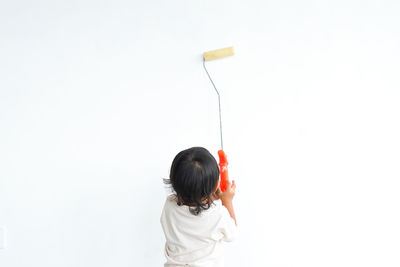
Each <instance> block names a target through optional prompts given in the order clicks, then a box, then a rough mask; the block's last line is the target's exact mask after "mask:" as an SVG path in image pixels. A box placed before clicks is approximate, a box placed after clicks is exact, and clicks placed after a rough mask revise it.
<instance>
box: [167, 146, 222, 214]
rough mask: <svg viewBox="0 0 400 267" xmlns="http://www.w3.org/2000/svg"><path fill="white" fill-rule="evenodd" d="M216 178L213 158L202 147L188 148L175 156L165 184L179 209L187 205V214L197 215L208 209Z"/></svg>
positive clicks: (217, 172)
mask: <svg viewBox="0 0 400 267" xmlns="http://www.w3.org/2000/svg"><path fill="white" fill-rule="evenodd" d="M218 178H219V168H218V164H217V161H216V160H215V158H214V157H213V155H211V153H210V152H208V150H207V149H205V148H203V147H192V148H189V149H186V150H183V151H181V152H179V153H178V154H177V155H176V156H175V158H174V160H173V162H172V165H171V172H170V175H169V180H168V179H167V180H165V183H167V184H171V185H172V188H173V190H174V191H175V193H176V197H177V203H178V205H179V206H181V205H188V206H189V210H190V212H191V213H192V214H194V215H198V214H199V213H200V212H201V211H202V210H207V209H209V208H210V207H211V204H212V202H213V201H212V199H211V197H212V196H213V194H214V193H215V188H216V186H217V183H218Z"/></svg>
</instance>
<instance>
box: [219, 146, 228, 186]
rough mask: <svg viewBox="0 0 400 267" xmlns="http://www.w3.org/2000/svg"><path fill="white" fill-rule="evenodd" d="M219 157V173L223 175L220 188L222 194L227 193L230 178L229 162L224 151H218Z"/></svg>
mask: <svg viewBox="0 0 400 267" xmlns="http://www.w3.org/2000/svg"><path fill="white" fill-rule="evenodd" d="M218 157H219V163H218V165H219V171H220V174H221V183H220V186H219V187H220V188H221V191H222V192H225V190H226V188H227V185H228V181H229V177H228V160H227V159H226V154H225V152H224V151H223V150H218Z"/></svg>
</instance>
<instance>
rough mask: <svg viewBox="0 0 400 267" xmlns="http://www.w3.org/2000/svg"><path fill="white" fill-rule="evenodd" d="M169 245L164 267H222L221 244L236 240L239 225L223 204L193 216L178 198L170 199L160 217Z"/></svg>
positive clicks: (216, 202) (166, 245)
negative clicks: (179, 203) (180, 203)
mask: <svg viewBox="0 0 400 267" xmlns="http://www.w3.org/2000/svg"><path fill="white" fill-rule="evenodd" d="M161 225H162V228H163V230H164V234H165V239H166V244H165V257H166V258H167V262H166V263H165V265H164V266H165V267H178V266H179V267H181V266H186V267H187V266H190V267H222V266H224V259H223V248H222V241H227V242H231V241H233V240H234V239H235V235H236V225H235V221H234V220H233V219H232V218H231V217H230V215H229V212H228V210H227V209H226V208H225V207H224V206H223V205H222V203H221V201H220V200H216V201H214V203H213V204H212V206H211V207H210V208H209V209H208V210H203V211H201V212H200V214H199V215H193V214H192V213H190V211H189V207H188V206H186V205H182V206H178V204H177V202H176V197H175V196H174V195H171V196H169V197H167V199H166V201H165V205H164V209H163V211H162V214H161Z"/></svg>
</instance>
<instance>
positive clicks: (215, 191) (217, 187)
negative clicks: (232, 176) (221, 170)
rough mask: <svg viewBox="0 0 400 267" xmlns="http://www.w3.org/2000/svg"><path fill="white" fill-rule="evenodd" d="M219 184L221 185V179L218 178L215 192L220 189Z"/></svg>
mask: <svg viewBox="0 0 400 267" xmlns="http://www.w3.org/2000/svg"><path fill="white" fill-rule="evenodd" d="M219 185H220V180H219V179H218V182H217V187H216V188H215V192H217V191H218V189H219Z"/></svg>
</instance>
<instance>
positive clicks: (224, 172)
mask: <svg viewBox="0 0 400 267" xmlns="http://www.w3.org/2000/svg"><path fill="white" fill-rule="evenodd" d="M233 54H234V51H233V47H226V48H222V49H217V50H212V51H208V52H204V53H203V67H204V70H205V71H206V73H207V76H208V78H209V79H210V81H211V84H212V85H213V87H214V89H215V92H216V93H217V95H218V107H219V130H220V138H221V149H220V150H218V157H219V163H218V165H219V168H220V173H221V183H220V188H221V191H222V192H225V190H226V188H227V184H228V181H229V177H228V160H227V157H226V154H225V152H224V144H223V141H222V117H221V97H220V94H219V92H218V89H217V87H215V84H214V82H213V80H212V79H211V76H210V74H209V73H208V71H207V68H206V64H205V62H206V61H210V60H214V59H219V58H224V57H229V56H233Z"/></svg>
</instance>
